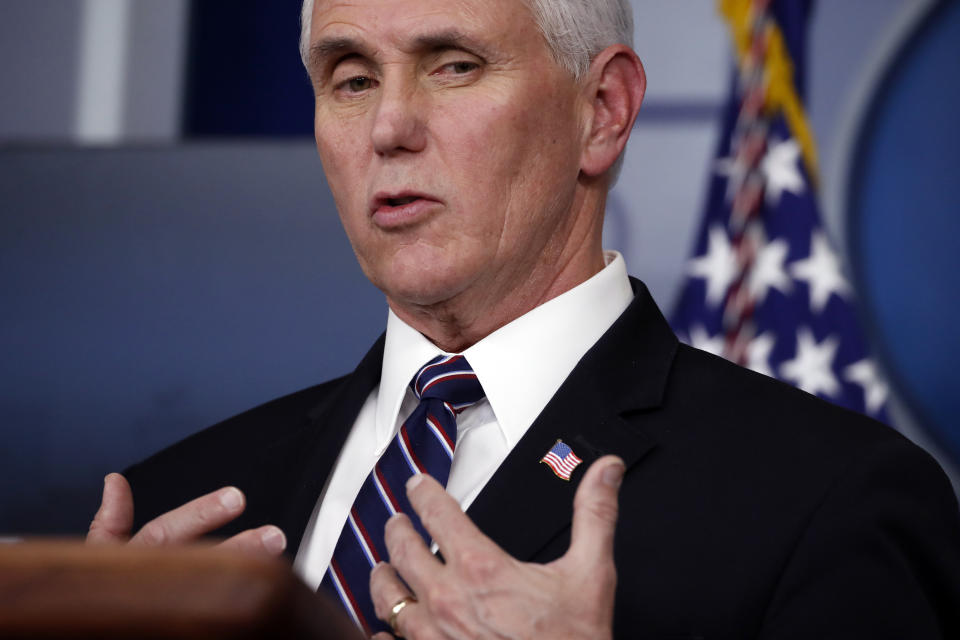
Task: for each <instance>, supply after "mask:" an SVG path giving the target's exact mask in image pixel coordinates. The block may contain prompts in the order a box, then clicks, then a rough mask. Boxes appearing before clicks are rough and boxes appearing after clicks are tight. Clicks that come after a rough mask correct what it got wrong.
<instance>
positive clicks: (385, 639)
mask: <svg viewBox="0 0 960 640" xmlns="http://www.w3.org/2000/svg"><path fill="white" fill-rule="evenodd" d="M370 640H393V636H392V635H390V634H389V633H387V632H386V631H381V632H380V633H378V634H376V635H373V636H370Z"/></svg>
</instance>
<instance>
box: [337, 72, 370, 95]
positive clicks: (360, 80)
mask: <svg viewBox="0 0 960 640" xmlns="http://www.w3.org/2000/svg"><path fill="white" fill-rule="evenodd" d="M340 86H341V87H343V88H345V89H347V90H348V91H350V92H352V93H361V92H363V91H366V90H367V89H370V88H371V87H373V80H371V79H370V78H368V77H367V76H355V77H353V78H350V79H349V80H347V81H345V82H343V83H342V84H341V85H340Z"/></svg>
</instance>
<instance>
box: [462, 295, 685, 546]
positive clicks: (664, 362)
mask: <svg viewBox="0 0 960 640" xmlns="http://www.w3.org/2000/svg"><path fill="white" fill-rule="evenodd" d="M631 284H632V285H633V288H634V294H635V297H634V300H633V302H632V303H631V304H630V306H629V307H628V308H627V310H626V311H624V312H623V314H622V315H621V316H620V318H618V319H617V321H616V322H615V323H614V324H613V326H612V327H610V329H609V330H608V331H607V332H606V333H605V334H604V335H603V337H602V338H601V339H600V340H599V341H598V342H597V344H595V345H594V346H593V347H592V348H591V349H590V351H588V352H587V354H586V355H585V356H584V357H583V359H582V360H581V361H580V363H579V364H578V365H577V367H576V368H575V369H574V370H573V372H571V374H570V376H569V377H568V378H567V380H566V381H565V382H564V384H563V385H562V386H561V387H560V389H559V390H558V391H557V393H556V395H555V396H554V397H553V399H552V400H551V401H550V402H549V403H548V404H547V406H546V407H545V408H544V410H543V411H542V412H541V414H540V416H538V418H537V419H536V421H534V423H533V425H531V427H530V429H529V430H528V431H527V433H526V434H525V435H524V437H523V438H521V440H520V442H519V443H517V446H516V447H514V449H513V451H511V452H510V454H509V455H508V456H507V458H506V459H505V460H504V462H503V464H501V466H500V468H499V469H498V470H497V472H496V473H495V474H494V476H493V478H491V479H490V481H489V482H488V483H487V485H486V486H485V487H484V489H483V491H481V492H480V494H479V495H478V496H477V498H476V500H474V502H473V504H472V505H471V506H470V508H469V509H468V510H467V513H468V515H470V517H471V518H472V519H473V521H474V522H475V523H476V524H477V526H479V527H480V529H481V530H483V531H484V532H485V533H486V534H487V535H488V536H490V537H491V538H492V539H493V540H494V541H495V542H496V543H497V544H499V545H500V546H501V547H503V548H504V549H505V550H506V551H507V552H508V553H510V554H511V555H512V556H513V557H515V558H518V559H521V560H529V559H530V558H532V557H534V556H535V555H536V553H537V552H538V551H539V550H540V549H542V548H543V547H544V545H546V544H547V543H548V542H550V540H551V539H552V538H554V537H555V536H556V535H557V534H559V533H561V532H562V531H563V530H564V529H565V528H566V527H567V526H568V525H569V524H570V519H571V515H572V506H573V495H574V493H575V492H576V489H577V486H578V485H579V482H580V479H581V478H582V477H583V473H584V471H585V470H586V468H587V467H588V466H589V465H590V463H592V462H593V461H594V460H596V459H597V458H599V457H601V456H603V455H606V454H615V455H618V456H620V457H621V458H622V459H623V460H624V462H625V463H626V465H627V471H628V473H629V471H630V468H631V467H633V466H635V465H636V464H638V463H639V462H640V460H641V459H642V458H643V457H644V456H645V455H646V454H647V453H648V452H649V451H650V450H651V449H653V448H654V447H655V446H656V442H655V441H654V440H653V438H651V437H650V436H649V435H647V434H646V433H645V432H644V431H643V430H642V429H641V428H639V426H640V424H642V420H641V421H640V422H639V423H638V421H637V420H636V417H635V416H634V418H633V419H629V420H628V419H625V418H626V417H627V416H629V415H631V414H636V413H637V412H643V411H649V410H652V409H655V408H656V407H658V406H659V405H660V402H661V400H662V397H663V392H664V388H665V386H666V382H667V376H668V374H669V371H670V366H671V364H672V362H673V357H674V355H675V353H676V350H677V339H676V337H675V336H674V335H673V332H672V331H671V330H670V327H669V326H668V325H667V323H666V321H665V320H664V319H663V316H662V315H661V314H660V311H659V310H658V309H657V307H656V304H655V303H654V301H653V298H652V297H651V296H650V294H649V292H648V291H647V288H646V287H645V286H644V285H643V283H641V282H640V281H638V280H634V279H631ZM558 438H559V439H562V440H563V441H564V442H565V443H567V444H568V445H570V447H571V448H572V449H573V451H574V452H575V453H576V454H577V455H578V456H579V457H580V458H582V459H583V464H582V465H580V466H579V467H578V468H577V469H576V470H575V471H574V473H573V476H572V477H571V479H570V481H569V482H568V481H564V480H562V479H560V478H558V477H557V476H555V475H554V474H553V473H552V471H551V470H550V469H549V468H548V467H547V466H546V465H545V464H541V463H540V459H541V458H542V457H543V455H544V454H545V453H546V452H547V451H548V450H549V449H550V447H551V446H552V445H553V444H554V443H555V442H556V440H557V439H558Z"/></svg>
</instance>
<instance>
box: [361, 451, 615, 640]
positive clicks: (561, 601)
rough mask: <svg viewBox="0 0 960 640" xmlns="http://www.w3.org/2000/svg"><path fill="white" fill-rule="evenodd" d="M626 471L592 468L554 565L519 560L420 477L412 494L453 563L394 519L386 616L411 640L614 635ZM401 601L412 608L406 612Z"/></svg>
mask: <svg viewBox="0 0 960 640" xmlns="http://www.w3.org/2000/svg"><path fill="white" fill-rule="evenodd" d="M623 471H624V466H623V462H622V461H621V460H620V459H619V458H616V457H614V456H606V457H603V458H601V459H599V460H597V461H596V462H594V463H593V464H592V465H591V466H590V468H589V469H588V470H587V472H586V474H585V475H584V477H583V480H582V481H581V483H580V486H579V487H578V488H577V493H576V496H575V497H574V506H573V509H574V512H573V525H572V532H571V541H570V548H569V549H568V550H567V553H566V554H564V555H563V557H561V558H559V559H557V560H555V561H553V562H551V563H548V564H533V563H525V562H520V561H518V560H515V559H514V558H512V557H510V556H509V555H508V554H507V553H505V552H504V551H503V550H502V549H500V548H499V547H498V546H497V545H496V544H494V543H493V541H491V540H490V539H489V538H487V537H486V536H485V535H483V534H482V533H481V532H480V531H479V530H478V529H477V528H476V526H474V524H473V523H472V522H471V521H470V519H469V518H468V517H467V516H466V515H465V514H464V513H463V512H462V511H461V510H460V507H459V505H458V504H457V503H456V501H455V500H454V499H453V498H451V497H450V496H449V495H448V494H447V493H446V492H445V491H444V490H443V487H441V486H440V485H439V484H438V483H437V482H436V481H435V480H433V478H430V477H429V476H425V475H420V476H414V477H413V478H411V479H410V481H409V482H408V483H407V495H408V496H409V498H410V503H411V504H412V505H413V508H414V509H415V510H416V512H417V514H418V515H419V516H420V519H421V521H422V522H423V525H424V526H425V527H426V529H427V531H429V532H430V535H431V536H432V537H433V539H434V541H435V542H436V543H437V544H438V545H439V548H440V552H441V553H442V555H443V557H444V559H445V561H446V564H444V563H443V562H441V561H440V560H439V559H438V558H437V557H436V556H434V555H433V554H432V553H430V550H429V549H428V548H427V546H426V545H425V544H424V542H423V539H422V538H421V537H420V535H419V534H417V532H416V531H415V530H414V529H413V527H412V525H411V523H410V520H409V518H407V517H406V516H404V515H402V514H400V515H397V516H394V517H393V518H391V520H390V521H388V523H387V529H386V543H387V548H388V550H389V552H390V563H389V564H387V563H381V564H380V565H378V566H376V567H375V568H374V570H373V572H372V573H371V576H370V589H371V594H372V596H373V602H374V605H375V607H376V611H377V616H378V617H379V618H380V619H382V620H384V621H385V622H388V623H389V624H391V625H392V626H393V628H394V630H395V631H396V632H397V633H398V635H402V637H406V638H409V639H410V640H437V639H455V638H471V639H477V638H498V639H500V638H515V639H519V638H566V639H570V640H573V639H577V640H581V639H582V640H603V639H609V638H611V637H612V632H613V629H612V627H613V600H614V592H615V588H616V582H617V576H616V569H615V567H614V562H613V538H614V530H615V527H616V522H617V492H618V490H619V487H620V482H621V480H622V478H623ZM401 577H402V579H403V580H401V579H400V578H401ZM404 583H406V584H404ZM407 585H409V588H408V587H407ZM411 589H412V592H411ZM401 602H406V603H407V604H405V605H402V606H400V607H397V606H396V605H398V603H401ZM395 609H399V611H398V612H396V613H395ZM374 638H375V640H387V639H389V638H390V635H389V634H386V633H381V634H377V635H376V636H374Z"/></svg>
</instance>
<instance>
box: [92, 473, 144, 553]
mask: <svg viewBox="0 0 960 640" xmlns="http://www.w3.org/2000/svg"><path fill="white" fill-rule="evenodd" d="M132 528H133V492H131V491H130V484H129V483H128V482H127V479H126V478H124V477H123V476H122V475H120V474H119V473H111V474H109V475H107V477H106V478H104V479H103V499H102V500H101V501H100V508H99V509H98V510H97V513H96V515H95V516H93V522H91V523H90V531H89V532H88V533H87V542H88V543H91V544H109V543H120V542H126V541H127V540H128V539H129V538H130V529H132Z"/></svg>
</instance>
